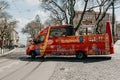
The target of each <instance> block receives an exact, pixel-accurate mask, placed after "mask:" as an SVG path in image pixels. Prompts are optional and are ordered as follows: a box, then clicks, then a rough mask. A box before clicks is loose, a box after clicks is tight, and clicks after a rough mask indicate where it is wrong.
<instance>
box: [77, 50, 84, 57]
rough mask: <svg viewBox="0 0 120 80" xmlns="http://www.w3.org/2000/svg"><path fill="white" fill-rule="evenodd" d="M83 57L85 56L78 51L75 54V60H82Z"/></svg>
mask: <svg viewBox="0 0 120 80" xmlns="http://www.w3.org/2000/svg"><path fill="white" fill-rule="evenodd" d="M84 57H85V54H84V53H83V52H81V51H78V52H77V54H76V58H77V59H83V58H84Z"/></svg>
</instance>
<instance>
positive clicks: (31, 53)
mask: <svg viewBox="0 0 120 80" xmlns="http://www.w3.org/2000/svg"><path fill="white" fill-rule="evenodd" d="M30 55H31V58H32V59H35V58H36V54H35V52H34V51H31V52H30Z"/></svg>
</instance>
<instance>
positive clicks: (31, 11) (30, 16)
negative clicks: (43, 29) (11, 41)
mask: <svg viewBox="0 0 120 80" xmlns="http://www.w3.org/2000/svg"><path fill="white" fill-rule="evenodd" d="M4 1H6V2H8V4H9V8H8V9H7V10H6V11H7V12H8V13H9V14H10V15H12V19H13V20H17V21H18V26H17V28H16V31H17V32H18V33H19V42H20V43H23V44H26V39H27V36H28V35H26V34H22V33H21V29H22V28H24V27H25V25H26V24H27V23H28V22H30V21H31V20H34V19H35V16H36V15H37V14H38V15H39V16H40V18H41V19H42V22H43V21H45V19H47V16H46V15H47V14H45V13H44V12H43V10H42V9H41V8H40V1H39V0H4ZM41 10H42V11H41Z"/></svg>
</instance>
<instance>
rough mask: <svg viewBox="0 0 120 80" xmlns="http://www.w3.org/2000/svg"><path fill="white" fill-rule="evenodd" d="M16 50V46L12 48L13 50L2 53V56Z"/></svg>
mask: <svg viewBox="0 0 120 80" xmlns="http://www.w3.org/2000/svg"><path fill="white" fill-rule="evenodd" d="M15 50H16V48H14V49H12V50H10V51H8V52H5V53H3V54H0V56H5V55H7V54H10V53H12V52H13V51H15Z"/></svg>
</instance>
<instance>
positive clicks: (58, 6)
mask: <svg viewBox="0 0 120 80" xmlns="http://www.w3.org/2000/svg"><path fill="white" fill-rule="evenodd" d="M81 2H82V3H84V5H83V6H84V7H83V11H82V14H81V17H80V19H79V21H78V23H77V24H76V25H77V26H75V31H77V30H78V28H79V27H80V26H81V22H82V20H83V17H84V14H85V13H86V11H87V10H94V9H95V8H98V9H99V14H98V15H96V16H95V19H96V23H95V25H96V32H99V31H98V28H99V25H100V22H101V21H102V20H103V18H104V17H105V15H106V13H107V11H108V9H110V7H111V6H112V4H113V3H115V4H116V5H118V4H117V3H118V2H120V1H119V0H81ZM76 3H77V0H42V4H43V6H42V7H43V8H44V9H45V10H48V11H50V12H51V15H52V16H53V17H52V19H54V20H56V21H58V20H59V21H60V22H62V23H66V24H72V25H73V23H74V21H73V20H74V18H75V11H76V10H75V4H76ZM91 4H92V5H91Z"/></svg>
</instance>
